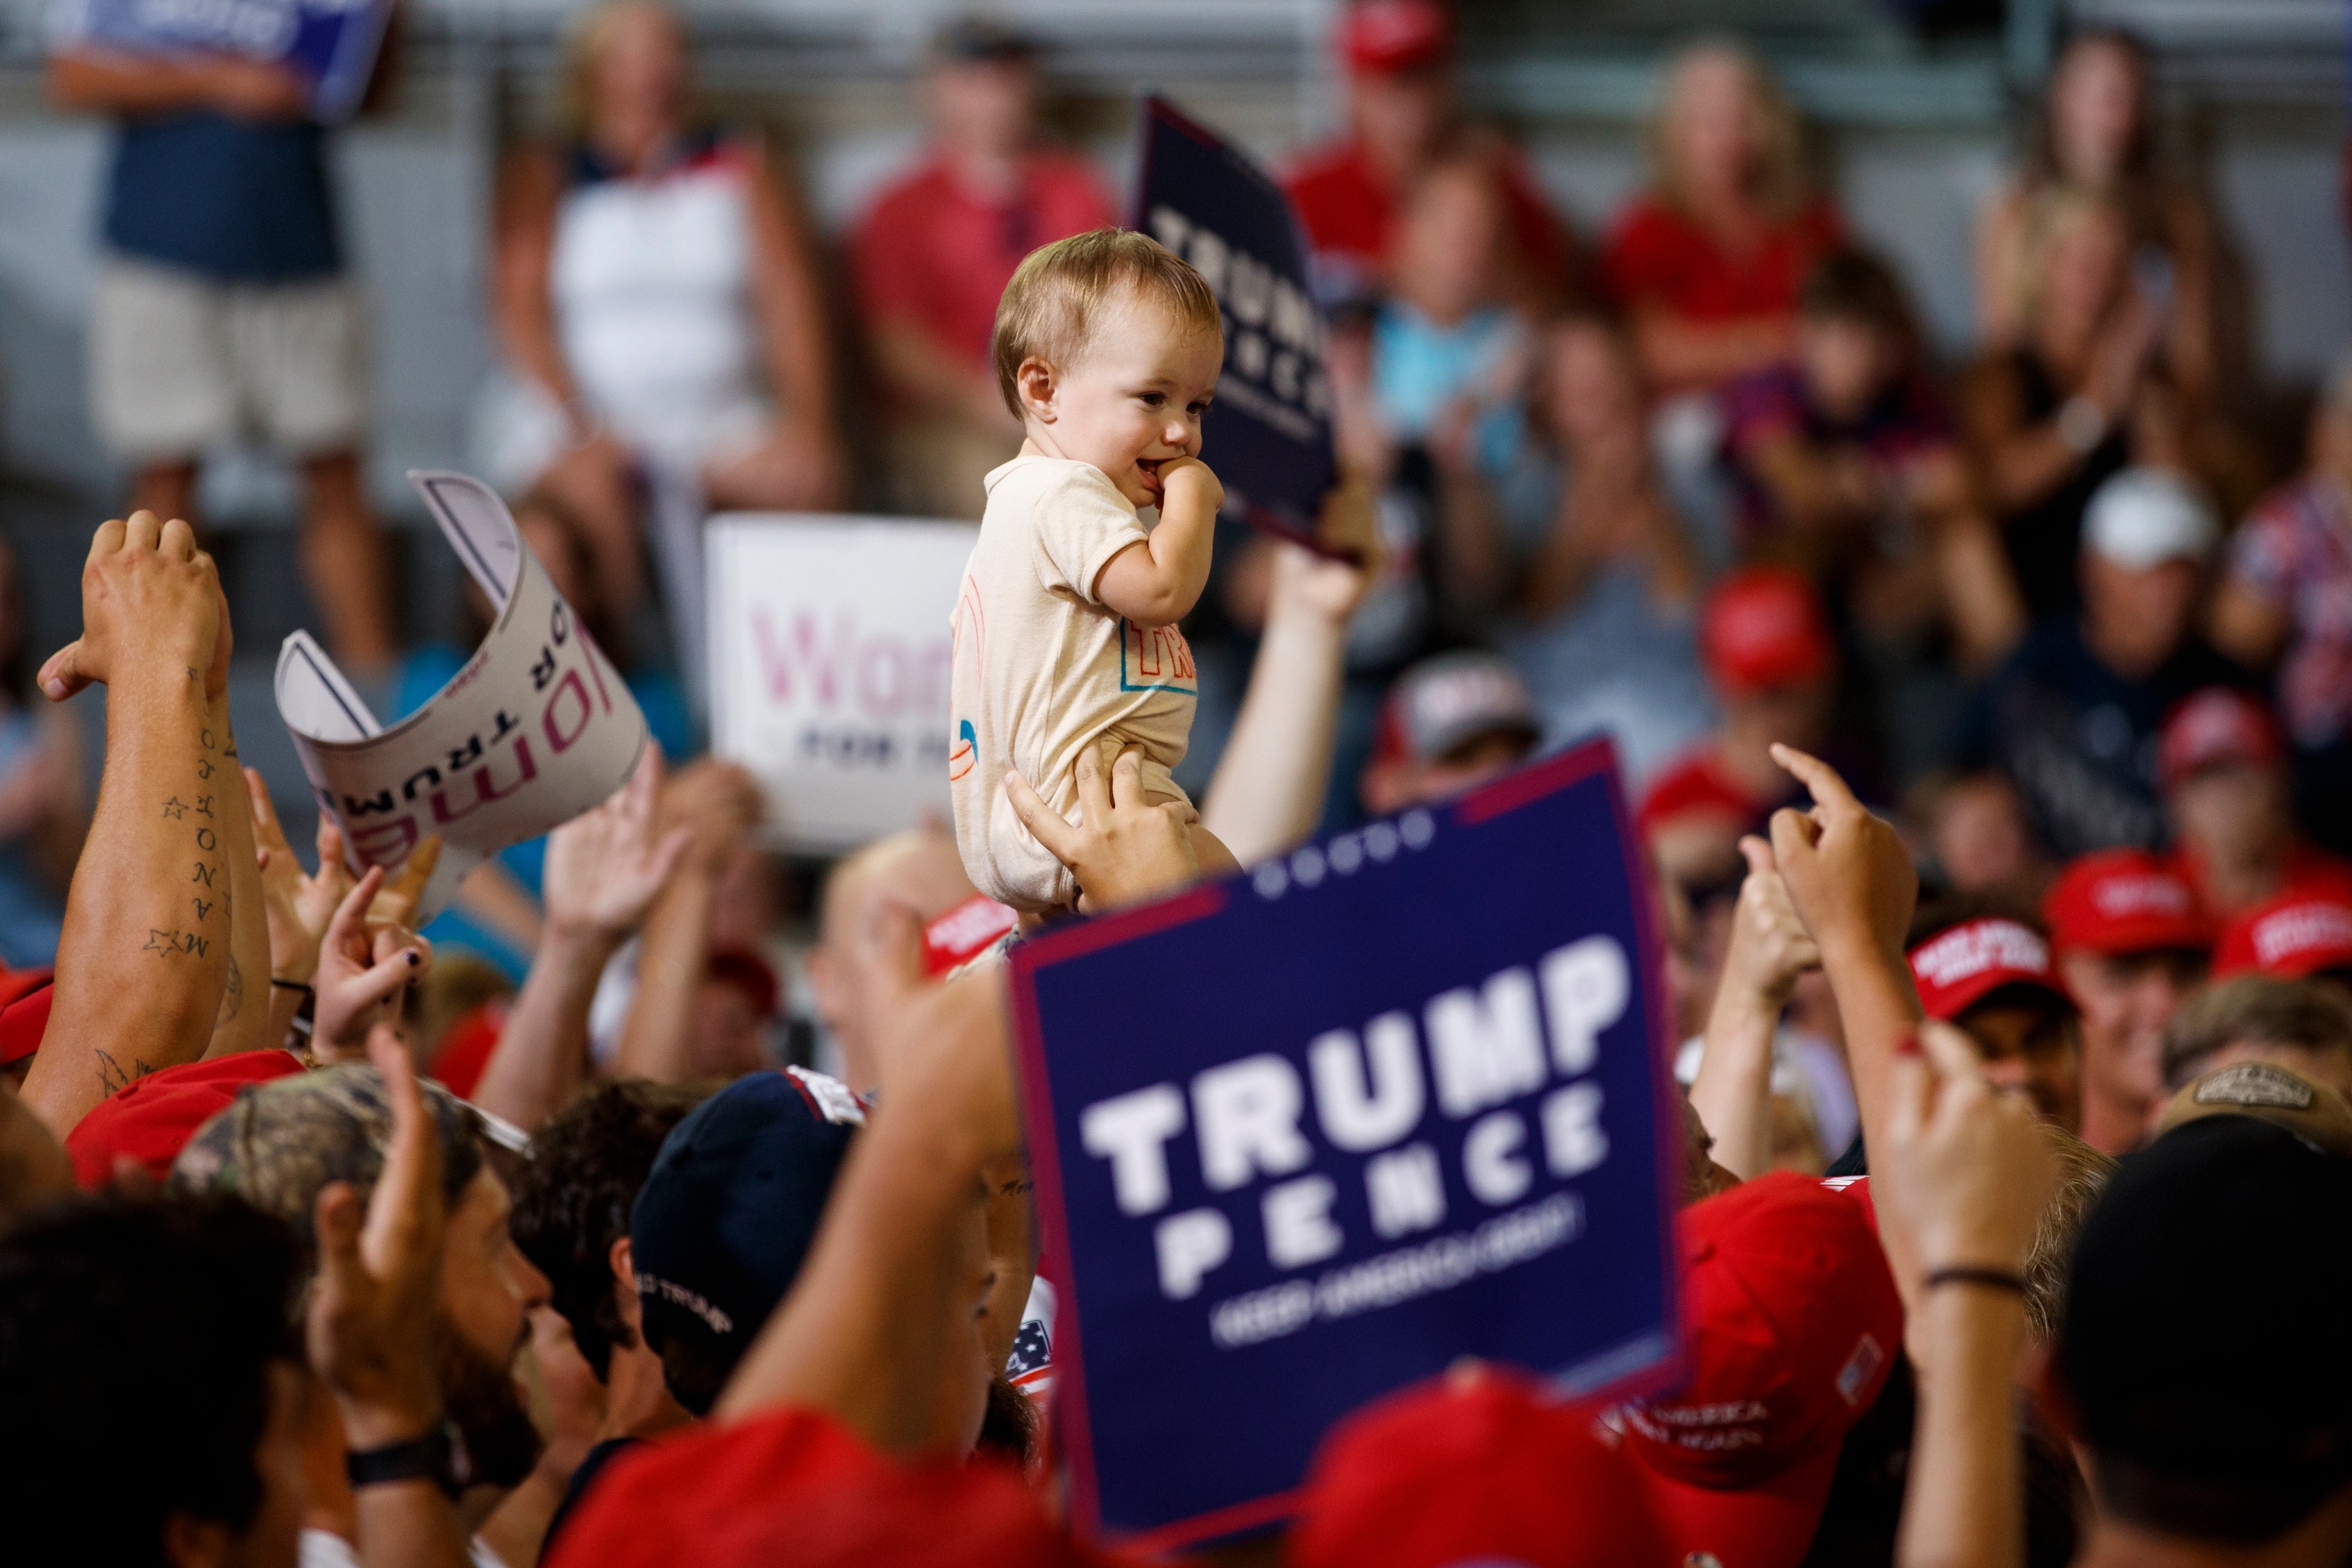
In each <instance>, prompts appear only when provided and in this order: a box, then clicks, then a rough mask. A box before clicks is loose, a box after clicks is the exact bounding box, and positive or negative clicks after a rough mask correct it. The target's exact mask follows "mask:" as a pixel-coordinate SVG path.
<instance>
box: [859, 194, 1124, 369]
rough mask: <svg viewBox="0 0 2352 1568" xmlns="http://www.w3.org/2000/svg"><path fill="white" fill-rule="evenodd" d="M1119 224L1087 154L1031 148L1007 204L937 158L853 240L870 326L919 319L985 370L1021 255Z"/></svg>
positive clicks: (879, 207) (887, 199) (884, 198)
mask: <svg viewBox="0 0 2352 1568" xmlns="http://www.w3.org/2000/svg"><path fill="white" fill-rule="evenodd" d="M1116 221H1117V220H1116V219H1115V218H1114V217H1113V216H1112V215H1111V207H1110V200H1109V198H1108V197H1107V196H1106V195H1104V193H1103V188H1102V182H1101V180H1100V179H1099V178H1098V177H1097V175H1096V173H1095V171H1094V166H1093V165H1092V164H1090V163H1087V162H1086V161H1085V160H1083V159H1079V158H1073V157H1069V156H1067V155H1066V154H1064V153H1059V152H1034V153H1032V154H1030V155H1029V156H1028V157H1027V158H1026V159H1024V161H1023V162H1022V165H1021V183H1020V188H1019V189H1018V190H1017V191H1016V192H1014V193H1013V196H1012V197H1011V198H1010V199H1009V200H1007V201H1005V202H1003V203H1002V204H992V203H988V202H983V201H981V200H979V199H977V198H975V197H973V196H971V195H970V194H969V193H966V192H965V191H964V189H963V188H962V187H961V185H959V184H957V183H956V182H955V180H954V178H953V176H951V175H950V173H949V172H948V170H947V167H946V165H945V164H943V163H941V162H939V161H938V160H937V159H932V160H930V161H929V162H925V163H924V164H923V165H922V167H920V168H919V169H917V170H916V171H915V172H913V173H911V174H909V175H908V176H907V177H906V178H905V179H903V180H901V181H899V182H898V183H897V184H895V185H893V186H891V187H890V188H889V189H888V190H887V191H885V192H883V193H882V195H881V198H880V199H879V200H878V201H877V202H876V203H875V204H874V205H873V207H872V208H871V209H869V210H868V211H867V213H866V216H865V218H864V219H863V220H862V221H861V222H860V223H859V224H858V225H857V232H856V235H855V236H854V237H853V238H852V240H851V242H850V244H851V252H852V256H853V257H854V259H855V261H856V283H857V290H858V297H859V298H858V302H859V304H860V306H861V307H862V308H863V309H864V311H865V315H866V321H867V323H868V324H869V325H871V324H873V323H877V322H880V321H883V320H885V319H890V318H893V317H896V318H899V319H911V320H913V321H914V322H915V323H916V324H917V325H919V326H920V327H922V328H924V329H926V330H928V331H929V333H930V334H931V335H932V336H933V337H935V338H937V339H938V340H940V343H942V344H943V345H945V346H946V347H947V348H948V349H950V350H952V351H953V352H955V353H957V354H960V355H961V356H963V357H964V358H965V359H967V360H969V361H971V363H972V364H973V365H975V366H983V367H984V366H985V365H987V364H988V362H989V338H990V336H991V334H992V333H993V332H994V331H995V329H996V302H997V300H998V299H999V298H1001V297H1002V296H1003V293H1004V286H1005V285H1006V284H1008V283H1010V282H1012V281H1013V268H1014V267H1019V266H1020V265H1021V259H1022V257H1024V256H1027V255H1028V254H1029V253H1030V252H1031V251H1033V250H1035V249H1036V248H1037V247H1038V246H1043V245H1051V244H1053V242H1054V241H1055V240H1057V239H1067V238H1068V237H1069V236H1070V235H1075V234H1084V233H1086V232H1087V230H1088V229H1098V228H1103V227H1105V226H1107V225H1110V224H1112V223H1114V222H1116Z"/></svg>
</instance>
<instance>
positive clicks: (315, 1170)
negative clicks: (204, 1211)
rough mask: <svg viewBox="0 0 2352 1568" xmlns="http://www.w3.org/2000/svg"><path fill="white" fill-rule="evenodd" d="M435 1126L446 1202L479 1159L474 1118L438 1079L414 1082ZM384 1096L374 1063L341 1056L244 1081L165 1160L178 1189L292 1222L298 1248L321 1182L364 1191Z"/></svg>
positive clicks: (306, 1243)
mask: <svg viewBox="0 0 2352 1568" xmlns="http://www.w3.org/2000/svg"><path fill="white" fill-rule="evenodd" d="M419 1087H421V1088H422V1089H423V1090H424V1092H425V1109H426V1110H427V1111H428V1112H429V1113H431V1114H432V1117H433V1120H434V1124H435V1125H436V1128H437V1129H438V1130H439V1132H440V1134H441V1188H442V1191H443V1193H444V1195H445V1196H446V1197H447V1198H448V1200H449V1201H450V1202H451V1203H453V1204H454V1203H456V1202H457V1195H458V1194H459V1193H461V1192H463V1191H464V1190H465V1189H466V1186H467V1184H468V1183H470V1182H471V1181H472V1180H473V1179H474V1175H475V1173H476V1172H477V1171H478V1170H480V1169H481V1167H482V1139H481V1121H480V1118H479V1117H478V1115H477V1114H476V1113H475V1111H474V1109H473V1107H472V1106H470V1105H467V1103H465V1102H464V1101H462V1100H460V1099H458V1098H457V1096H456V1095H454V1094H452V1093H450V1092H448V1091H447V1090H446V1089H444V1088H442V1087H441V1085H439V1084H438V1083H432V1082H426V1083H423V1084H420V1085H419ZM391 1140H392V1106H391V1104H390V1103H389V1102H388V1101H387V1100H386V1099H385V1097H384V1092H383V1077H382V1076H381V1075H380V1074H378V1073H377V1071H376V1070H375V1069H374V1068H373V1067H369V1066H366V1065H364V1064H350V1065H345V1066H341V1067H327V1068H321V1069H320V1070H319V1071H316V1072H305V1073H300V1074H299V1075H297V1076H295V1077H292V1078H280V1079H277V1080H275V1081H273V1082H268V1083H263V1084H259V1085H257V1086H256V1087H254V1088H252V1089H248V1090H247V1091H246V1092H244V1093H243V1094H241V1095H239V1096H238V1097H237V1100H236V1103H235V1104H233V1105H231V1106H229V1107H228V1109H226V1110H225V1111H222V1112H221V1113H218V1114H217V1115H215V1116H214V1117H213V1118H212V1119H211V1120H210V1121H208V1122H206V1123H205V1124H204V1125H203V1126H201V1127H199V1128H197V1129H196V1135H195V1136H194V1137H193V1138H191V1139H189V1140H188V1145H187V1147H185V1148H184V1149H182V1150H181V1151H180V1157H179V1158H178V1159H177V1160H175V1161H173V1166H172V1185H173V1186H174V1187H176V1188H178V1189H180V1190H182V1191H185V1192H233V1193H236V1195H237V1196H239V1197H243V1198H244V1199H245V1200H246V1201H247V1202H248V1203H250V1204H252V1205H253V1206H254V1207H257V1208H260V1209H264V1210H267V1211H268V1212H269V1213H271V1214H274V1215H276V1216H278V1218H280V1219H282V1220H284V1221H286V1223H288V1224H289V1225H290V1226H292V1227H293V1228H294V1229H295V1231H296V1233H297V1234H298V1235H299V1236H300V1237H301V1239H302V1245H303V1247H304V1249H306V1250H308V1249H310V1248H311V1247H312V1246H313V1245H314V1244H315V1239H314V1238H313V1236H312V1234H311V1230H310V1217H311V1214H312V1213H313V1211H314V1210H315V1209H316V1207H317V1206H318V1202H319V1193H320V1189H321V1188H323V1187H325V1186H326V1185H327V1184H328V1183H329V1182H336V1181H347V1182H350V1183H351V1184H352V1186H355V1187H357V1188H358V1189H359V1193H360V1197H361V1199H362V1201H364V1200H365V1199H366V1197H367V1196H368V1194H369V1193H370V1192H372V1191H373V1190H374V1187H375V1178H376V1176H377V1175H378V1173H380V1172H381V1171H382V1170H383V1153H384V1148H385V1145H388V1144H389V1143H390V1142H391Z"/></svg>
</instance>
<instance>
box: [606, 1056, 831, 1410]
mask: <svg viewBox="0 0 2352 1568" xmlns="http://www.w3.org/2000/svg"><path fill="white" fill-rule="evenodd" d="M865 1121H866V1110H865V1107H864V1106H863V1105H861V1104H860V1103H858V1100H857V1097H856V1095H855V1094H852V1093H851V1092H849V1087H848V1085H846V1084H845V1083H843V1082H840V1081H839V1080H838V1079H835V1078H828V1077H826V1076H825V1075H824V1073H822V1072H811V1071H808V1070H807V1069H805V1068H800V1067H788V1068H786V1069H784V1070H783V1071H781V1072H755V1073H753V1074H751V1076H750V1077H748V1078H740V1079H738V1080H736V1082H733V1083H730V1084H729V1085H728V1086H727V1087H726V1088H724V1089H722V1090H720V1091H719V1092H718V1093H716V1094H713V1095H712V1096H711V1097H710V1098H709V1099H708V1100H706V1101H704V1102H703V1103H701V1104H700V1105H698V1106H697V1107H696V1108H695V1110H694V1111H693V1112H692V1113H690V1114H689V1115H688V1117H687V1118H686V1120H684V1121H682V1122H680V1123H679V1124H677V1127H676V1128H674V1129H672V1131H671V1133H670V1134H669V1136H668V1137H667V1139H665V1140H663V1143H662V1147H661V1153H660V1155H657V1156H656V1158H655V1160H654V1168H653V1170H652V1172H651V1173H650V1174H649V1175H647V1176H646V1184H645V1186H642V1187H640V1188H639V1189H638V1190H637V1201H636V1204H635V1207H633V1208H632V1209H631V1210H630V1212H629V1252H630V1259H631V1262H632V1265H633V1266H634V1268H635V1270H636V1276H637V1301H638V1305H639V1306H640V1307H641V1308H642V1309H643V1310H644V1314H645V1317H644V1322H645V1333H646V1345H647V1347H648V1348H650V1349H652V1350H653V1351H654V1352H655V1353H656V1354H658V1355H660V1356H661V1358H662V1364H663V1371H664V1375H665V1378H666V1380H667V1382H668V1384H669V1390H670V1393H671V1395H672V1396H675V1397H676V1398H677V1402H678V1403H679V1404H681V1405H683V1406H686V1407H687V1408H688V1409H689V1410H691V1411H693V1412H694V1413H695V1414H696V1415H698V1416H705V1415H708V1414H709V1411H710V1406H711V1404H712V1403H713V1402H714V1401H715V1400H716V1399H717V1398H718V1396H719V1389H720V1388H721V1387H722V1386H723V1385H725V1384H726V1381H727V1376H728V1375H729V1374H730V1373H731V1372H733V1371H734V1369H735V1364H736V1363H737V1362H739V1361H740V1360H741V1359H742V1358H743V1353H744V1352H745V1351H747V1350H749V1349H750V1348H751V1341H752V1340H753V1338H754V1337H756V1336H757V1335H758V1333H759V1332H760V1328H761V1324H763V1323H765V1322H767V1321H768V1314H769V1313H770V1312H773V1311H775V1308H776V1303H777V1302H779V1301H782V1300H783V1299H784V1292H785V1291H789V1290H791V1289H792V1284H793V1278H794V1276H796V1275H798V1274H799V1273H800V1270H801V1260H802V1259H803V1258H805V1257H806V1256H807V1255H808V1249H809V1244H810V1242H812V1241H814V1239H816V1228H817V1224H818V1222H819V1221H820V1220H821V1219H823V1218H824V1206H825V1200H826V1199H827V1198H828V1197H832V1195H833V1179H834V1176H835V1175H836V1174H837V1173H838V1172H839V1171H840V1169H841V1161H842V1157H843V1156H844V1155H846V1154H847V1153H848V1152H849V1141H850V1139H851V1138H852V1137H854V1136H855V1135H856V1132H857V1129H858V1128H859V1127H861V1126H863V1125H864V1124H865Z"/></svg>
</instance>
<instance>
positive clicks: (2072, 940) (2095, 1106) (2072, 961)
mask: <svg viewBox="0 0 2352 1568" xmlns="http://www.w3.org/2000/svg"><path fill="white" fill-rule="evenodd" d="M2042 913H2043V915H2044V916H2045V917H2046V918H2047V919H2048V921H2049V922H2050V945H2051V947H2052V949H2053V952H2054V953H2055V955H2056V956H2057V961H2058V977H2059V978H2060V979H2061V980H2063V982H2064V983H2065V987H2066V993H2067V995H2069V996H2071V997H2072V998H2074V1005H2075V1006H2076V1007H2077V1008H2079V1009H2082V1026H2083V1124H2082V1128H2081V1132H2082V1134H2083V1141H2084V1143H2086V1144H2088V1145H2091V1146H2092V1147H2093V1148H2095V1149H2097V1150H2098V1151H2099V1152H2100V1153H2102V1154H2108V1155H2122V1154H2127V1153H2129V1152H2130V1151H2131V1150H2133V1149H2135V1148H2137V1147H2138V1146H2139V1144H2140V1141H2141V1140H2142V1139H2143V1138H2145V1137H2146V1136H2147V1129H2148V1125H2149V1123H2150V1121H2151V1119H2152V1118H2153V1117H2154V1116H2155V1114H2156V1113H2157V1112H2158V1111H2159V1110H2160V1109H2161V1108H2162V1106H2163V1103H2164V1031H2165V1030H2166V1029H2168V1027H2170V1025H2171V1023H2172V1018H2173V1015H2174V1014H2175V1013H2177V1012H2179V1010H2180V1004H2181V1003H2182V1002H2183V1001H2185V1000H2186V999H2188V998H2189V994H2190V993H2191V992H2193V991H2194V990H2196V988H2197V987H2198V986H2199V985H2200V983H2201V982H2202V981H2203V980H2204V978H2205V971H2206V967H2207V963H2208V960H2209V958H2210V955H2211V953H2212V943H2213V932H2212V927H2211V926H2210V925H2209V924H2208V923H2207V921H2206V919H2205V916H2204V915H2203V913H2202V912H2200V910H2199V909H2198V907H2197V897H2196V894H2193V893H2191V892H2190V891H2189V884H2188V883H2185V882H2183V881H2181V880H2180V878H2179V877H2178V876H2176V875H2174V874H2173V873H2172V872H2171V870H2170V869H2169V868H2168V867H2167V866H2166V865H2165V863H2164V862H2162V861H2160V860H2158V859H2157V858H2156V856H2154V855H2152V854H2149V853H2148V852H2146V851H2144V850H2114V851H2109V852H2105V853H2103V854H2094V855H2085V856H2084V857H2083V858H2082V859H2080V860H2078V861H2076V862H2074V863H2073V864H2072V865H2069V866H2068V867H2067V868H2066V870H2065V873H2064V874H2063V875H2062V876H2060V877H2059V879H2058V882H2057V885H2055V886H2054V887H2053V888H2052V889H2051V890H2050V896H2049V898H2048V900H2047V901H2046V902H2045V903H2044V904H2043V905H2042Z"/></svg>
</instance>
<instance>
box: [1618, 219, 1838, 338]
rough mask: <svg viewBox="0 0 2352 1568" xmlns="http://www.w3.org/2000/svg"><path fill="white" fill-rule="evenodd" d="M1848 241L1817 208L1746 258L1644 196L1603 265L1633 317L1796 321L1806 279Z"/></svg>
mask: <svg viewBox="0 0 2352 1568" xmlns="http://www.w3.org/2000/svg"><path fill="white" fill-rule="evenodd" d="M1844 237H1845V223H1844V221H1843V219H1841V218H1840V217H1839V216H1838V214H1837V209H1836V208H1835V207H1832V206H1831V205H1830V204H1828V203H1827V202H1815V203H1813V204H1811V206H1808V207H1806V208H1805V209H1804V210H1803V211H1802V212H1801V213H1799V214H1797V215H1796V216H1795V217H1794V218H1791V219H1790V221H1789V222H1788V223H1787V224H1785V225H1782V226H1781V227H1780V228H1779V229H1777V230H1775V231H1773V232H1772V233H1771V234H1769V235H1766V236H1765V238H1764V242H1763V244H1761V245H1759V246H1757V247H1756V249H1754V250H1753V251H1750V252H1748V254H1746V255H1744V256H1740V255H1734V254H1733V253H1731V252H1729V251H1727V250H1725V249H1724V248H1723V246H1722V245H1721V244H1720V243H1718V242H1717V239H1716V238H1715V236H1714V235H1710V234H1708V233H1707V232H1706V230H1705V229H1703V228H1701V227H1700V226H1699V225H1697V224H1696V223H1695V222H1693V221H1692V220H1691V219H1690V218H1689V217H1687V216H1685V215H1684V214H1682V213H1680V212H1677V211H1676V210H1675V208H1673V207H1670V206H1668V205H1666V204H1664V203H1663V202H1661V201H1659V200H1658V199H1657V198H1656V197H1655V196H1643V197H1642V198H1641V199H1640V200H1638V201H1636V202H1635V203H1634V204H1633V206H1632V207H1630V208H1628V209H1627V210H1626V212H1625V213H1624V214H1623V215H1622V216H1621V217H1620V218H1619V219H1618V220H1617V226H1616V228H1615V230H1614V231H1613V232H1612V233H1611V235H1610V236H1609V247H1608V250H1607V252H1606V254H1605V255H1604V256H1602V258H1601V267H1602V269H1603V271H1604V272H1606V274H1607V275H1608V281H1609V288H1610V292H1611V293H1612V295H1614V296H1615V298H1616V299H1617V302H1618V303H1619V304H1621V305H1622V306H1623V307H1624V308H1627V309H1628V310H1633V309H1639V308H1644V307H1648V308H1655V309H1663V310H1665V311H1668V312H1671V313H1672V314H1674V315H1676V316H1680V317H1684V318H1685V319H1689V320H1693V321H1738V320H1742V319H1748V318H1752V317H1757V316H1793V315H1795V314H1796V310H1797V291H1798V289H1799V288H1800V287H1802V286H1803V284H1804V281H1805V274H1806V273H1807V272H1808V271H1810V270H1811V267H1812V265H1813V263H1815V262H1816V261H1819V260H1820V259H1821V258H1822V256H1826V255H1828V254H1829V252H1830V251H1832V250H1833V249H1835V248H1836V246H1838V244H1839V242H1840V241H1841V240H1843V238H1844Z"/></svg>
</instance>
